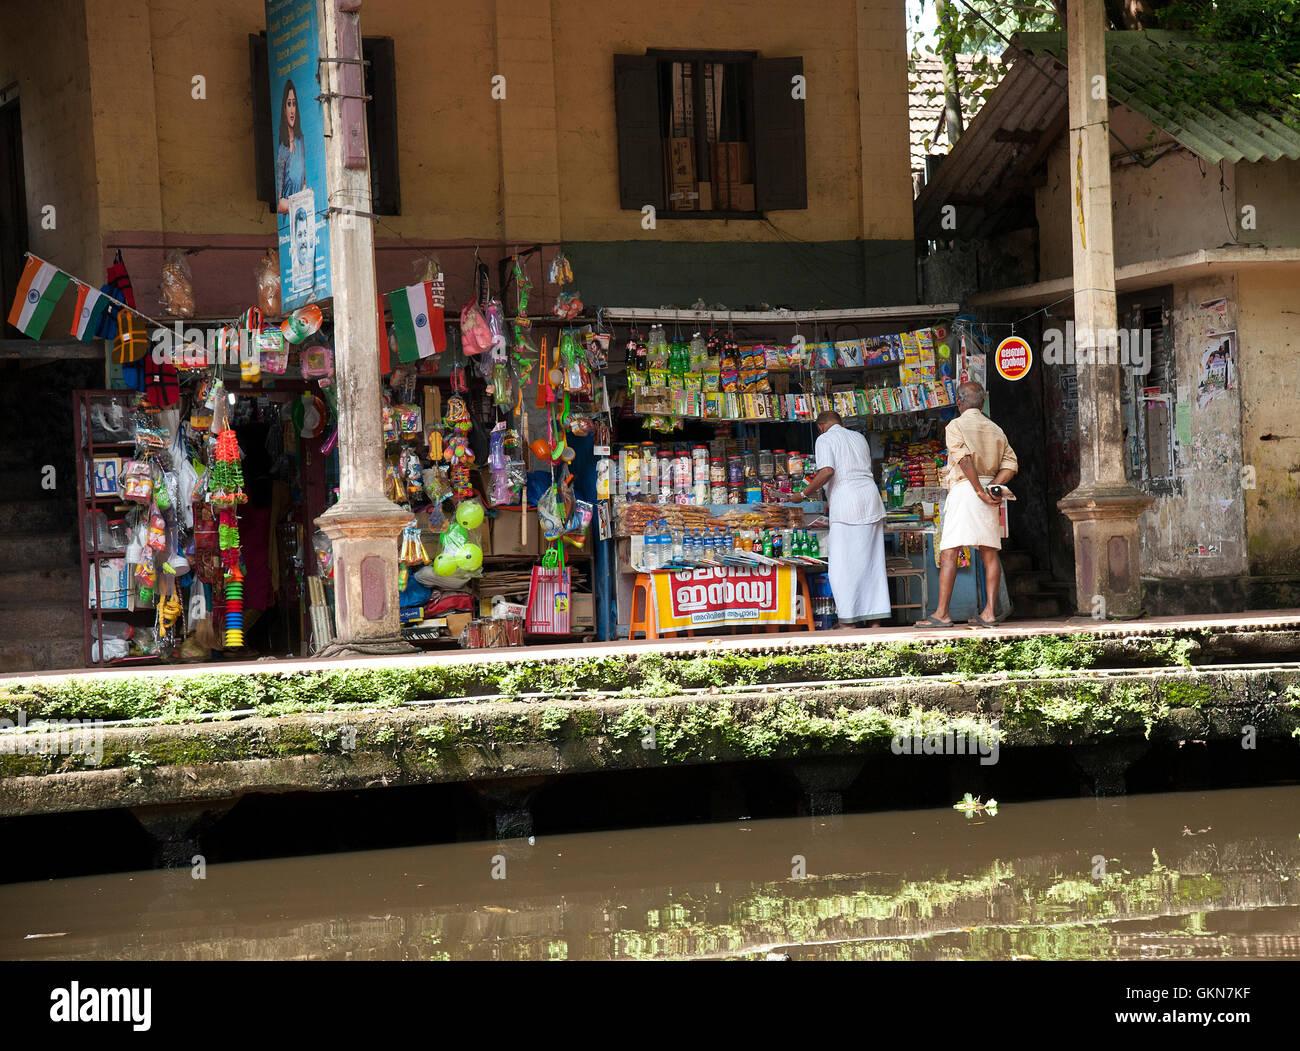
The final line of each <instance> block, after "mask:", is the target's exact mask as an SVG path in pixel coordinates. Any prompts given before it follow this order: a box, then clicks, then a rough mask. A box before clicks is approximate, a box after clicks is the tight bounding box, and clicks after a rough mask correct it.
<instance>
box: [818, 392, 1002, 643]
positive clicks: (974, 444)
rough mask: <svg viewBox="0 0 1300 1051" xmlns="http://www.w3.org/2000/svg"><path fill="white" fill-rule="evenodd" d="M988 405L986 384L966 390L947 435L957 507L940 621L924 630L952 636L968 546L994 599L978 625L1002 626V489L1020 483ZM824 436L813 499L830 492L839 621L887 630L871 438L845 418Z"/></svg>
mask: <svg viewBox="0 0 1300 1051" xmlns="http://www.w3.org/2000/svg"><path fill="white" fill-rule="evenodd" d="M984 401H985V392H984V388H983V387H981V386H980V385H979V384H978V383H973V382H968V383H963V384H961V385H960V386H959V387H958V388H957V407H958V408H959V409H960V414H959V415H958V417H957V418H956V419H955V420H953V421H952V422H951V423H949V424H948V427H947V429H946V432H945V436H946V438H947V442H948V472H947V476H946V481H947V484H948V502H947V504H946V505H945V507H944V514H943V530H942V533H941V535H940V538H939V604H938V606H937V608H936V609H935V612H934V614H933V616H930V617H926V618H925V619H924V620H920V621H918V622H917V626H918V627H922V628H950V627H952V619H951V617H950V616H949V609H948V606H949V603H950V601H951V600H952V590H953V585H954V584H955V582H956V579H957V552H958V550H959V549H960V548H963V547H974V548H978V549H979V553H980V560H981V561H982V562H983V564H984V579H985V584H986V586H987V591H988V600H987V602H986V603H985V606H984V608H983V609H982V610H981V611H980V612H979V613H978V614H977V615H976V616H975V617H973V618H972V619H971V621H970V623H971V624H974V625H978V626H981V627H992V626H993V625H994V624H995V623H997V620H996V616H995V605H996V603H997V596H998V588H999V584H1000V582H1001V579H1002V563H1001V562H1000V561H999V559H998V552H999V551H1000V550H1001V547H1002V530H1001V527H1000V521H999V517H998V508H999V505H1000V504H1001V502H1002V494H1001V492H1000V491H998V490H997V488H996V487H997V486H1001V485H1004V484H1005V483H1006V482H1008V481H1010V480H1011V478H1013V477H1014V476H1015V474H1016V471H1017V469H1018V466H1019V465H1018V461H1017V459H1016V453H1015V450H1014V449H1012V448H1011V443H1010V442H1008V441H1007V436H1006V434H1005V433H1004V432H1003V430H1002V428H1001V427H999V426H998V425H997V424H996V423H994V422H993V421H992V420H990V419H989V418H988V417H987V416H985V415H984V412H983V409H984ZM817 430H818V431H819V432H820V434H819V436H818V438H817V444H816V447H815V454H816V457H817V473H816V474H814V475H813V476H812V478H811V479H809V482H808V485H807V487H806V488H805V489H804V499H811V498H812V497H813V496H814V495H815V494H816V493H817V492H818V491H820V490H822V489H825V491H826V498H827V500H828V501H829V503H830V524H831V527H830V552H829V556H830V569H829V573H828V574H827V575H828V576H829V578H830V585H831V592H832V593H833V594H834V596H835V608H836V610H837V611H838V614H839V621H840V623H841V624H843V625H845V626H847V627H863V626H867V627H873V628H875V627H879V626H880V622H881V621H882V620H884V619H885V618H887V617H889V615H890V601H889V580H888V577H887V575H886V572H885V507H884V503H883V502H882V501H881V499H880V490H879V488H877V486H876V480H875V478H874V476H873V475H872V471H871V449H870V447H869V446H868V445H867V440H866V438H864V437H863V436H862V435H861V434H859V433H857V432H856V431H850V430H848V429H847V428H846V427H845V426H844V423H843V421H842V420H841V419H840V417H839V415H838V414H837V413H834V412H823V413H822V414H821V415H820V416H818V417H817ZM990 489H993V491H992V492H990Z"/></svg>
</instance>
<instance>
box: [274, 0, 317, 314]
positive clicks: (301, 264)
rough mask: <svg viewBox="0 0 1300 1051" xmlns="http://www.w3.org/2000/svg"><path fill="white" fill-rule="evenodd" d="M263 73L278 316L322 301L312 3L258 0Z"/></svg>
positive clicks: (291, 0)
mask: <svg viewBox="0 0 1300 1051" xmlns="http://www.w3.org/2000/svg"><path fill="white" fill-rule="evenodd" d="M266 49H267V71H268V74H269V76H270V81H271V93H270V98H271V129H272V133H273V134H274V135H275V151H274V155H275V199H276V224H277V227H278V229H279V236H280V300H281V304H282V307H281V309H282V310H283V311H284V313H286V314H288V313H290V312H291V311H294V310H297V309H298V308H299V307H302V306H306V305H307V304H308V303H316V302H319V301H320V300H323V299H328V298H329V297H330V296H331V295H332V294H333V290H332V289H331V287H330V243H329V223H328V218H327V216H326V215H325V200H326V193H325V133H324V116H323V113H322V109H321V104H320V102H318V101H317V99H316V96H317V95H319V94H320V90H321V89H320V84H319V83H318V81H317V74H316V71H317V68H318V66H319V62H318V60H319V58H320V35H319V27H318V24H317V16H316V0H266Z"/></svg>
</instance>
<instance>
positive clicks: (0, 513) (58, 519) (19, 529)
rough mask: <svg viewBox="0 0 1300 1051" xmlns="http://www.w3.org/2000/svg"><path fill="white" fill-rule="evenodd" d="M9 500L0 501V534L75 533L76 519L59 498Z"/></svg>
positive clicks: (47, 495)
mask: <svg viewBox="0 0 1300 1051" xmlns="http://www.w3.org/2000/svg"><path fill="white" fill-rule="evenodd" d="M53 495H54V494H53V493H47V494H46V499H44V500H42V499H35V500H10V501H8V502H7V503H0V534H5V533H46V532H49V533H55V532H57V533H67V534H68V535H70V536H71V535H75V533H76V529H77V522H76V519H75V518H74V517H73V516H72V514H71V513H70V512H69V510H68V508H67V507H66V506H65V505H64V503H63V501H61V500H54V499H50V498H51V497H53Z"/></svg>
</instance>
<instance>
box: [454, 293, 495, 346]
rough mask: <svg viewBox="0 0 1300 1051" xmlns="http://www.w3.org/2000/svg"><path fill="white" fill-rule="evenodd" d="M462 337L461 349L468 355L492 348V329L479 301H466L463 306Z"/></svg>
mask: <svg viewBox="0 0 1300 1051" xmlns="http://www.w3.org/2000/svg"><path fill="white" fill-rule="evenodd" d="M460 338H461V350H462V351H463V352H464V353H465V355H466V356H468V357H473V356H474V355H476V354H482V353H483V352H484V351H485V350H491V349H492V330H491V329H489V328H488V323H487V320H486V319H485V318H484V317H483V312H482V311H481V310H479V308H478V304H477V303H466V304H465V305H464V306H463V307H462V308H461V311H460Z"/></svg>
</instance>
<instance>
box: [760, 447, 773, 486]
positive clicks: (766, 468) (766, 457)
mask: <svg viewBox="0 0 1300 1051" xmlns="http://www.w3.org/2000/svg"><path fill="white" fill-rule="evenodd" d="M758 477H759V478H760V479H762V480H763V481H764V482H770V481H771V480H772V479H773V478H775V477H776V462H775V461H774V460H773V458H772V453H771V452H770V451H769V450H767V449H764V450H763V451H762V452H760V453H759V454H758Z"/></svg>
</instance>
